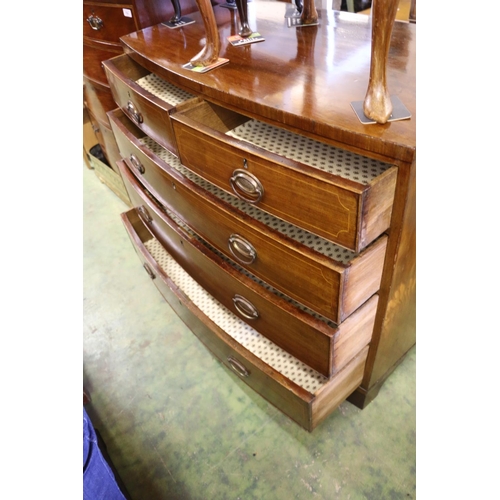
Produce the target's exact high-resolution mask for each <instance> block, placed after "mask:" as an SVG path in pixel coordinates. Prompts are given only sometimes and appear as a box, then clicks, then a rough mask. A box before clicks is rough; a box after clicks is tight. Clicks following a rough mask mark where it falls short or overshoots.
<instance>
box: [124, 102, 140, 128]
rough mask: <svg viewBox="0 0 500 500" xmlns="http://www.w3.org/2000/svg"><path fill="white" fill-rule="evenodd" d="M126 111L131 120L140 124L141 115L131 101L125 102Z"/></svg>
mask: <svg viewBox="0 0 500 500" xmlns="http://www.w3.org/2000/svg"><path fill="white" fill-rule="evenodd" d="M127 111H128V112H129V113H130V114H131V115H132V118H133V119H134V120H135V121H136V122H137V123H142V121H143V120H142V115H141V113H139V111H137V108H136V107H135V105H134V103H133V102H132V101H128V102H127Z"/></svg>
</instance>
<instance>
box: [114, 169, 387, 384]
mask: <svg viewBox="0 0 500 500" xmlns="http://www.w3.org/2000/svg"><path fill="white" fill-rule="evenodd" d="M120 166H121V168H122V170H123V171H124V175H125V177H126V180H125V185H126V186H127V189H128V191H129V193H130V196H131V199H132V204H133V206H135V207H136V208H137V210H138V213H139V214H140V215H141V217H142V219H143V223H144V224H145V225H146V226H147V227H148V229H149V230H150V231H151V233H152V235H153V236H154V237H155V238H156V239H157V240H158V241H159V242H160V243H161V244H162V245H163V247H164V248H165V249H166V251H168V253H169V254H170V255H171V256H172V257H173V258H174V259H175V260H176V262H177V263H178V264H179V265H180V266H181V267H182V268H183V269H185V270H186V271H187V272H188V273H189V274H190V275H191V276H193V278H194V279H195V280H196V281H197V282H198V283H199V284H200V285H201V286H202V287H203V288H204V289H205V290H206V291H207V292H208V293H210V295H211V296H212V297H214V299H215V300H217V301H219V302H220V303H221V304H223V305H224V306H225V307H226V308H227V309H228V310H230V311H232V312H233V313H234V314H235V315H237V316H238V317H239V318H240V319H241V320H242V321H244V322H245V323H247V324H248V325H249V326H250V327H252V328H253V329H255V330H256V331H258V332H259V333H260V334H262V335H264V336H265V337H267V338H269V339H270V340H271V341H273V342H274V343H275V344H277V345H278V346H280V347H281V348H283V349H285V350H286V351H287V352H289V353H290V354H292V355H294V356H295V357H296V358H298V359H300V360H301V361H303V362H304V363H307V364H308V365H309V366H311V367H312V368H314V369H315V370H317V371H318V372H320V373H322V374H323V375H325V376H327V377H329V376H331V375H332V374H335V373H336V372H338V371H339V370H341V369H342V368H343V367H344V366H345V365H346V364H347V363H348V362H349V361H350V360H351V359H352V358H353V357H354V356H355V355H356V354H357V353H358V352H359V351H360V350H361V349H362V348H363V347H364V346H366V345H367V344H368V343H369V342H370V340H371V335H372V331H373V324H374V321H375V313H376V308H377V303H378V295H375V296H373V297H372V298H371V299H370V300H369V301H368V302H367V303H366V304H364V305H363V306H362V307H360V308H359V309H358V310H357V311H356V312H355V313H354V314H352V315H351V316H350V317H349V318H348V319H347V320H346V321H344V322H343V323H342V324H340V325H336V324H334V323H332V322H331V321H329V320H328V319H327V318H324V317H322V316H320V315H318V314H316V313H314V312H313V311H311V310H309V309H308V308H306V307H304V306H303V305H301V304H299V303H297V302H296V301H294V300H292V299H290V298H289V297H287V296H285V295H283V294H282V293H279V292H278V291H277V290H275V289H273V288H272V287H271V286H269V285H268V284H267V283H265V282H263V281H262V280H259V279H257V278H256V277H255V276H252V275H251V274H250V273H247V272H245V270H244V269H242V268H241V267H240V266H238V265H237V264H234V263H233V262H232V261H230V260H229V259H227V258H225V257H224V256H223V255H222V254H220V253H218V252H217V251H216V250H215V249H213V248H212V247H210V245H208V244H207V243H206V242H205V241H203V240H202V239H200V238H199V237H197V236H196V235H195V234H194V233H192V232H191V231H190V230H189V228H187V227H186V226H185V225H183V223H182V221H180V220H179V219H177V218H176V217H175V215H174V214H172V213H171V212H168V211H167V212H165V211H164V210H163V208H162V207H161V206H160V205H158V204H157V203H155V200H153V199H148V197H147V196H146V194H145V193H143V192H140V191H136V190H134V189H130V184H129V181H130V173H127V172H126V168H123V163H122V164H121V165H120Z"/></svg>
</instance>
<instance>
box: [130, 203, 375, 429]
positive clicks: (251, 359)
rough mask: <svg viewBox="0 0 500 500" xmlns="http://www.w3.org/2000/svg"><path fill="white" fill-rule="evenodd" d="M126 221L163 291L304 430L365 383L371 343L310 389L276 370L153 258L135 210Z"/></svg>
mask: <svg viewBox="0 0 500 500" xmlns="http://www.w3.org/2000/svg"><path fill="white" fill-rule="evenodd" d="M122 221H123V223H124V225H125V227H126V229H127V232H128V234H129V237H130V240H131V242H132V244H133V245H134V248H135V250H136V252H137V254H138V256H139V259H140V260H141V262H142V263H143V266H144V268H145V270H146V272H147V273H148V275H149V277H150V278H151V279H152V281H153V283H154V284H155V285H156V287H157V288H158V290H159V291H160V293H161V294H162V295H163V296H164V298H165V299H166V300H167V301H168V302H169V304H170V305H171V306H172V308H173V309H174V310H175V312H176V313H177V314H178V315H179V316H180V318H181V319H182V320H183V321H184V322H185V323H186V325H187V326H188V327H189V328H190V329H191V331H192V332H193V333H194V334H195V335H196V336H197V337H198V338H199V339H200V340H201V341H202V342H203V343H204V344H205V346H206V347H207V348H208V349H209V350H210V351H211V352H212V353H213V354H214V355H215V356H216V357H217V358H218V359H219V360H221V362H222V363H224V365H226V366H227V367H228V368H229V369H230V370H231V371H233V372H234V373H236V374H237V376H238V377H239V378H241V380H243V381H244V382H245V383H246V384H247V385H249V386H250V387H251V388H252V389H254V390H255V391H256V392H258V393H259V394H260V395H261V396H263V397H264V398H265V399H267V400H268V401H269V402H270V403H271V404H273V405H274V406H276V407H277V408H278V409H279V410H281V411H282V412H283V413H285V414H286V415H288V416H289V417H290V418H292V419H293V420H294V421H296V422H297V423H298V424H300V425H301V426H302V427H304V428H305V429H307V430H309V431H312V430H313V428H314V427H315V426H316V425H317V424H318V423H319V422H320V421H322V420H323V419H324V418H325V417H326V416H327V415H328V414H330V413H331V412H332V411H333V410H334V409H335V408H336V406H337V405H338V404H339V403H340V402H342V401H343V400H344V399H345V398H347V397H348V396H349V394H351V393H352V392H353V391H354V390H355V389H356V387H358V386H359V384H360V383H361V379H362V376H363V370H364V365H365V362H366V355H367V350H368V347H365V348H364V349H363V350H362V351H361V352H360V353H359V354H358V355H357V356H356V357H355V358H354V359H353V360H352V361H351V362H350V363H349V364H348V365H346V367H345V368H344V369H343V370H341V371H340V372H339V373H338V374H337V375H336V376H335V377H333V378H331V379H330V380H327V379H321V380H320V381H318V385H319V388H318V387H315V388H314V389H311V390H310V391H309V390H306V389H305V388H304V387H301V386H299V385H297V383H295V382H294V381H293V380H290V378H288V377H286V376H285V375H283V374H282V373H280V372H278V371H277V370H276V369H274V368H273V367H272V366H270V365H269V364H268V363H266V362H264V361H262V360H261V359H259V357H257V356H256V355H254V354H253V353H252V352H250V351H249V350H248V349H246V348H245V347H243V346H242V345H241V344H240V343H239V342H238V341H236V340H235V339H234V338H233V336H231V335H229V334H228V333H226V332H225V331H224V330H223V329H222V328H221V326H220V324H218V323H219V322H217V323H216V321H217V319H216V318H214V317H213V314H211V317H209V316H208V315H207V314H209V313H207V312H206V311H203V310H201V309H200V305H197V304H196V303H195V299H193V298H192V297H190V296H188V294H187V293H186V292H185V291H184V290H183V289H182V288H181V287H180V284H179V283H178V282H177V283H176V281H179V280H180V279H179V278H178V277H177V276H176V278H175V279H174V278H172V279H171V278H170V277H169V276H168V274H166V272H165V271H164V270H163V269H162V268H161V267H160V266H159V265H158V263H157V262H156V261H155V260H154V259H153V258H152V256H151V254H150V252H149V251H148V250H147V249H146V246H145V245H146V244H147V242H149V241H150V240H151V239H152V235H151V233H150V232H149V231H148V230H147V228H146V227H145V226H144V224H143V221H142V220H141V218H140V217H139V216H138V214H137V212H136V211H135V210H131V211H129V212H127V213H125V214H122Z"/></svg>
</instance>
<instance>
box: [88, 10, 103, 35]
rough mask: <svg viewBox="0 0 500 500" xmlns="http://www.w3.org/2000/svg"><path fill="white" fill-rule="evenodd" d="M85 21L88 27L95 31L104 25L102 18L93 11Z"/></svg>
mask: <svg viewBox="0 0 500 500" xmlns="http://www.w3.org/2000/svg"><path fill="white" fill-rule="evenodd" d="M87 22H88V23H89V24H90V27H91V28H92V29H93V30H95V31H99V30H100V29H102V28H103V26H104V23H103V22H102V19H101V18H100V17H97V16H95V15H94V13H92V14H91V15H90V16H89V17H88V18H87Z"/></svg>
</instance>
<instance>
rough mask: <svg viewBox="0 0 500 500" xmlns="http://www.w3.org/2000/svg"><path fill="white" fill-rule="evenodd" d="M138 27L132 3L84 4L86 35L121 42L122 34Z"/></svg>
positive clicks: (105, 40) (101, 39)
mask: <svg viewBox="0 0 500 500" xmlns="http://www.w3.org/2000/svg"><path fill="white" fill-rule="evenodd" d="M138 29H139V26H138V25H137V24H136V22H135V15H134V8H133V6H132V5H126V4H123V5H120V6H115V5H102V4H99V3H93V2H84V4H83V36H84V37H88V38H93V39H95V40H100V41H103V42H112V43H113V42H114V43H116V44H119V43H120V37H121V36H124V35H126V34H128V33H132V32H134V31H137V30H138Z"/></svg>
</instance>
